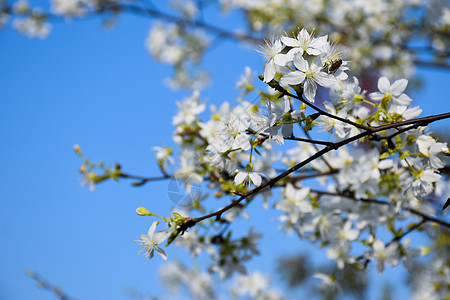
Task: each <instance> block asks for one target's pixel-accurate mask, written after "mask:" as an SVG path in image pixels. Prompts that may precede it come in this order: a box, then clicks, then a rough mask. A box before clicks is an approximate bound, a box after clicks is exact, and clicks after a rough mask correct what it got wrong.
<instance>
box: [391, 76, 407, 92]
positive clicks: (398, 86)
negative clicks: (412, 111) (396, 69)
mask: <svg viewBox="0 0 450 300" xmlns="http://www.w3.org/2000/svg"><path fill="white" fill-rule="evenodd" d="M407 85H408V80H406V79H399V80H397V81H395V82H394V83H393V84H392V85H391V94H392V95H394V96H398V95H400V94H401V93H403V91H404V90H405V89H406V86H407Z"/></svg>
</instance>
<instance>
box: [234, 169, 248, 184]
mask: <svg viewBox="0 0 450 300" xmlns="http://www.w3.org/2000/svg"><path fill="white" fill-rule="evenodd" d="M245 178H247V173H245V172H239V173H237V174H236V176H235V177H234V183H235V184H236V185H239V184H241V183H242V182H243V181H244V180H245Z"/></svg>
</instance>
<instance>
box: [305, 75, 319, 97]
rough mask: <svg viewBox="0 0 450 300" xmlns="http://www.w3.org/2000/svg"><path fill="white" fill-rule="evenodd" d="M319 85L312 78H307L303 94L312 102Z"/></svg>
mask: <svg viewBox="0 0 450 300" xmlns="http://www.w3.org/2000/svg"><path fill="white" fill-rule="evenodd" d="M316 91H317V85H316V83H315V82H314V81H313V80H311V79H309V78H308V79H306V83H305V86H304V89H303V95H304V96H305V98H306V99H308V100H309V101H310V102H314V97H316Z"/></svg>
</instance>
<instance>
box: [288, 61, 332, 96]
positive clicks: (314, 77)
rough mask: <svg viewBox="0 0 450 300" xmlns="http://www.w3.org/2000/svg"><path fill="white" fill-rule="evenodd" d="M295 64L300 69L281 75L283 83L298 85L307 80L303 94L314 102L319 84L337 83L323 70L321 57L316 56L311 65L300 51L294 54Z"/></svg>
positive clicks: (328, 85) (329, 85)
mask: <svg viewBox="0 0 450 300" xmlns="http://www.w3.org/2000/svg"><path fill="white" fill-rule="evenodd" d="M294 65H295V67H296V68H297V69H298V70H299V71H294V72H291V73H288V74H286V75H284V76H283V77H281V80H280V84H281V85H287V84H289V85H296V84H300V83H302V82H303V81H305V83H304V86H303V96H304V97H305V98H306V99H307V100H309V101H310V102H314V98H315V96H316V91H317V84H319V85H321V86H325V87H331V86H332V85H334V83H335V79H334V77H332V76H331V75H329V74H327V73H325V72H322V69H323V64H322V61H321V59H320V57H316V58H315V59H314V60H313V61H312V63H311V65H310V64H309V63H308V61H307V60H305V59H304V58H303V56H302V55H301V54H300V53H296V54H295V55H294Z"/></svg>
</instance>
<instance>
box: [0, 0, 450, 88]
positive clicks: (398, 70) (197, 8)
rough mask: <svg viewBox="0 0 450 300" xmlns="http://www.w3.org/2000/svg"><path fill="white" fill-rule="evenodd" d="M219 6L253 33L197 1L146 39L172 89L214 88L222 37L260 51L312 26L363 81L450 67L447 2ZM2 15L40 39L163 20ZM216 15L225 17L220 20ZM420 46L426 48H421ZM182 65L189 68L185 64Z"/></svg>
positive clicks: (122, 7) (69, 11) (123, 5)
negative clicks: (89, 27) (211, 70)
mask: <svg viewBox="0 0 450 300" xmlns="http://www.w3.org/2000/svg"><path fill="white" fill-rule="evenodd" d="M216 2H217V3H216V4H217V5H215V7H217V8H220V9H221V10H222V11H227V12H234V11H236V12H239V11H243V12H245V13H242V14H239V15H243V16H244V17H245V21H246V23H247V24H249V28H247V29H245V30H242V29H241V28H228V29H222V28H220V27H216V26H211V25H210V24H208V22H206V23H204V20H202V13H201V9H202V7H201V5H200V4H199V3H198V2H197V1H192V0H189V1H180V0H173V1H171V2H170V4H171V5H170V8H171V12H170V13H169V15H171V17H170V18H169V19H171V20H174V21H175V22H174V24H175V25H164V24H162V23H160V22H156V23H155V24H154V25H152V28H151V29H150V31H149V36H148V39H147V44H148V50H149V52H150V54H151V55H152V56H153V57H154V58H155V59H157V60H158V61H164V62H166V63H168V64H169V65H170V66H172V68H173V70H174V73H173V76H172V77H171V78H170V79H168V81H167V82H168V84H169V86H171V87H172V88H176V89H178V88H181V87H182V88H187V89H197V88H198V87H200V86H203V85H205V84H206V83H207V82H208V81H209V80H208V79H209V75H208V73H207V72H205V71H204V70H203V69H202V67H201V63H200V62H201V61H202V60H203V57H204V54H205V53H206V50H207V49H208V48H210V46H211V45H212V44H213V43H212V42H210V41H211V40H212V39H213V38H214V37H216V36H217V34H218V35H219V36H220V37H226V38H231V39H235V40H239V41H241V40H244V41H248V42H253V43H254V42H255V41H257V40H258V39H259V37H261V36H262V37H265V36H269V35H270V34H272V33H274V32H278V33H279V32H282V31H285V30H287V31H291V30H295V29H296V28H298V27H303V26H305V24H307V25H308V26H310V28H317V29H318V30H320V31H322V32H325V31H326V32H329V34H330V39H331V40H333V41H340V43H341V44H343V45H345V46H346V47H347V48H348V49H349V53H348V57H349V59H350V60H351V61H357V62H358V64H355V65H353V66H352V71H353V72H354V73H355V74H359V75H362V74H367V72H368V71H370V70H373V69H377V70H378V71H380V72H381V74H382V75H385V76H388V77H405V78H410V77H411V76H412V75H413V73H414V69H415V65H416V61H417V60H418V58H419V60H420V59H421V57H422V56H423V54H426V55H431V56H433V57H434V58H436V60H437V61H438V62H446V57H448V49H449V46H450V41H449V39H448V34H449V28H450V17H449V16H450V5H449V3H448V1H446V0H432V1H420V0H407V1H390V0H376V1H375V0H358V1H356V0H352V1H342V0H331V1H322V0H319V1H313V2H311V1H306V0H288V1H279V0H253V1H242V0H220V1H216ZM209 3H214V1H209ZM212 6H214V5H212ZM0 8H1V9H0V26H1V25H4V24H6V23H7V22H8V20H9V19H12V20H13V21H12V23H13V25H14V27H15V28H16V29H17V30H18V31H19V32H21V33H23V34H26V35H28V36H31V37H40V38H45V37H46V36H47V35H48V34H49V33H50V30H51V26H50V24H49V19H53V18H58V17H59V18H65V19H73V18H82V17H86V16H89V15H95V14H98V13H102V14H103V13H107V15H108V17H107V18H105V22H104V25H105V26H111V25H112V24H114V21H115V19H116V18H117V16H119V15H120V13H122V12H135V13H137V14H140V15H148V16H152V15H156V16H158V15H159V13H160V12H159V11H158V10H153V9H154V7H153V6H150V5H149V6H148V7H147V6H146V5H145V4H144V3H139V5H133V4H130V3H129V2H127V1H120V0H113V1H106V2H105V1H97V0H51V1H50V10H49V11H47V12H45V13H44V12H43V10H42V9H40V8H37V7H36V8H31V7H30V4H29V3H28V1H27V0H18V1H17V2H15V3H13V4H9V3H8V2H6V1H0ZM148 11H151V12H152V13H148ZM172 14H173V17H172ZM214 14H217V15H219V14H220V12H218V11H216V12H214V13H213V15H214ZM231 16H232V17H234V16H235V14H231ZM161 18H162V19H165V20H167V15H166V14H165V13H161ZM229 23H231V24H234V23H235V22H229ZM236 23H239V22H236ZM199 28H203V29H204V32H199V30H198V29H199ZM418 38H419V39H420V41H421V45H424V46H423V47H422V46H419V47H417V39H418ZM162 49H164V50H165V51H162ZM182 57H184V60H182V59H180V58H182Z"/></svg>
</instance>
